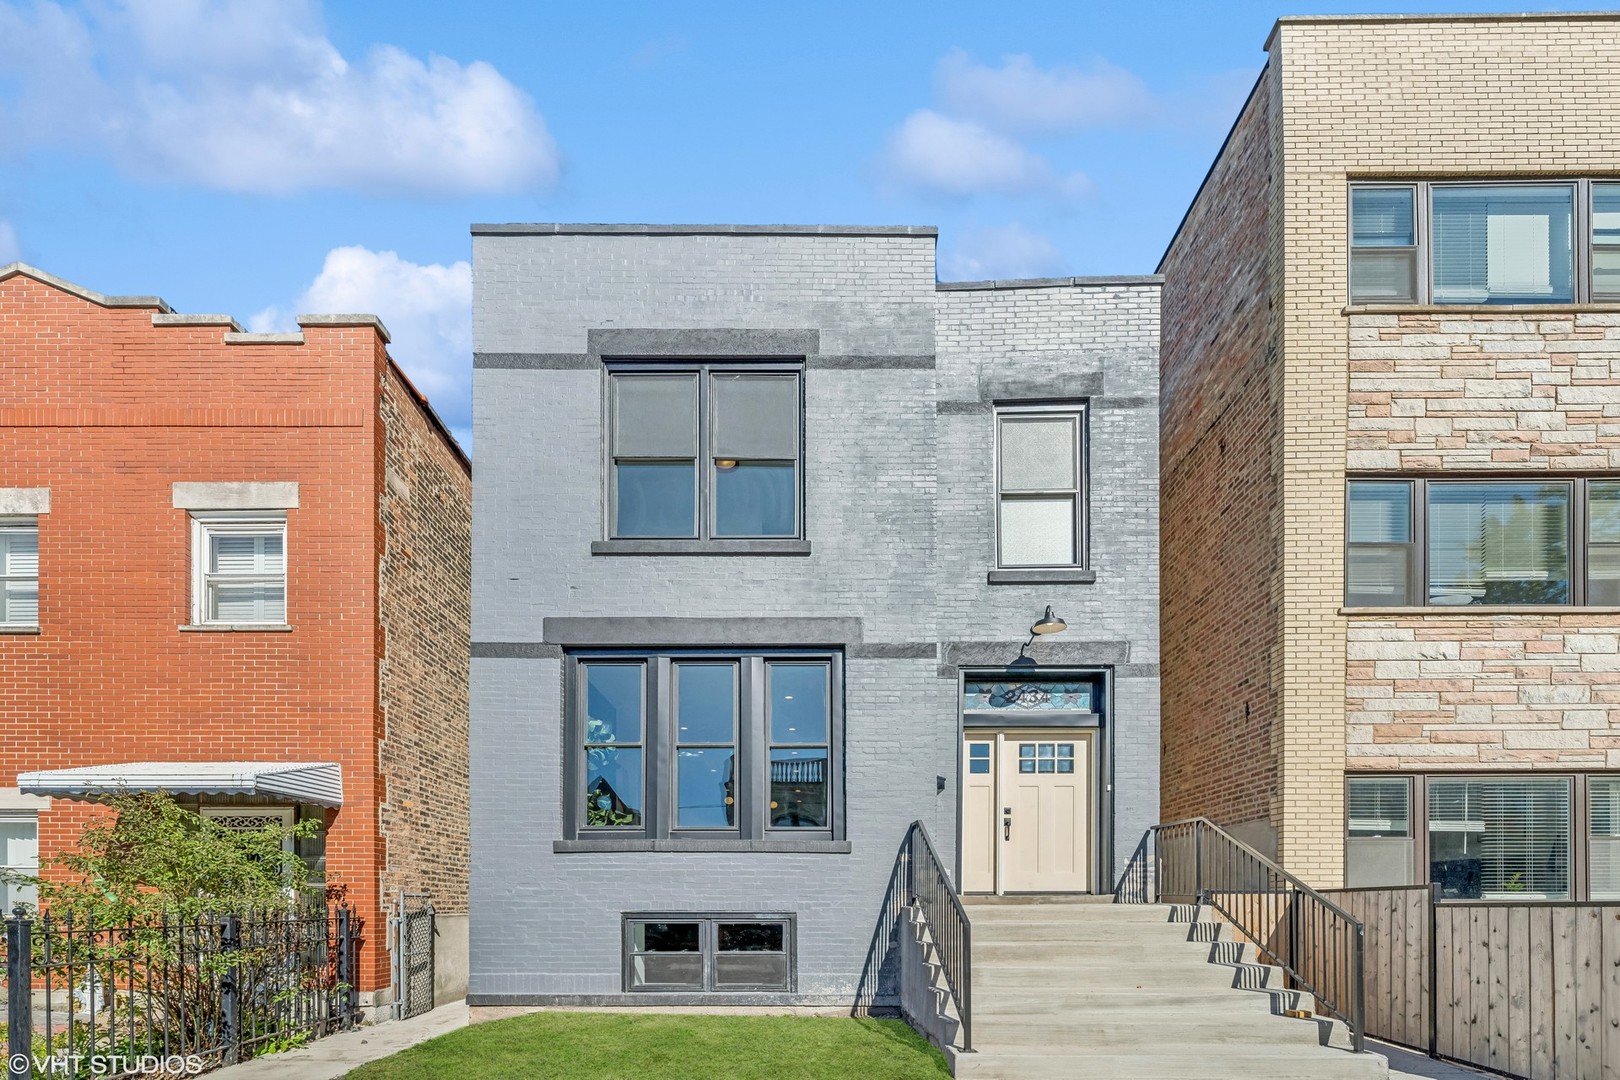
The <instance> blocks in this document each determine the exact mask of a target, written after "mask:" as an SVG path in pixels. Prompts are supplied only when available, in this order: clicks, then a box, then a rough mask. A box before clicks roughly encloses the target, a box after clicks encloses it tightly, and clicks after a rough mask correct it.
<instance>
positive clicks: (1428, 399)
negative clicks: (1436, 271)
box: [1345, 311, 1620, 471]
mask: <svg viewBox="0 0 1620 1080" xmlns="http://www.w3.org/2000/svg"><path fill="white" fill-rule="evenodd" d="M1345 460H1346V465H1347V466H1348V467H1349V468H1351V469H1405V470H1429V469H1447V470H1457V469H1512V470H1515V471H1518V470H1524V471H1533V470H1538V469H1558V470H1581V469H1588V470H1591V469H1596V470H1608V469H1612V468H1615V467H1616V466H1620V313H1615V312H1598V311H1579V312H1573V313H1571V312H1562V313H1552V312H1541V313H1536V312H1523V313H1508V314H1490V315H1487V314H1476V313H1457V314H1452V313H1450V312H1432V311H1431V312H1424V313H1420V314H1404V313H1403V314H1383V315H1371V314H1365V315H1364V314H1353V315H1351V316H1350V438H1349V445H1348V448H1347V454H1346V459H1345Z"/></svg>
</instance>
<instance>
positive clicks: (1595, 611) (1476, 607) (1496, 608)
mask: <svg viewBox="0 0 1620 1080" xmlns="http://www.w3.org/2000/svg"><path fill="white" fill-rule="evenodd" d="M1339 614H1340V615H1348V616H1352V617H1369V618H1380V617H1382V618H1388V617H1389V616H1391V615H1401V616H1408V615H1438V616H1446V617H1453V618H1455V617H1457V616H1467V615H1620V607H1597V606H1589V607H1583V606H1577V605H1575V604H1473V605H1470V604H1463V605H1460V606H1458V607H1447V606H1445V605H1443V604H1432V605H1429V606H1427V607H1341V608H1340V609H1339Z"/></svg>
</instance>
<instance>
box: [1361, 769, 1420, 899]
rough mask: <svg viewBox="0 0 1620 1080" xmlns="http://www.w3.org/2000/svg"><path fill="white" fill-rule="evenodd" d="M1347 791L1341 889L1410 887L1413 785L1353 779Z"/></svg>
mask: <svg viewBox="0 0 1620 1080" xmlns="http://www.w3.org/2000/svg"><path fill="white" fill-rule="evenodd" d="M1345 786H1346V791H1345V809H1346V814H1345V818H1346V820H1345V833H1346V841H1345V885H1346V886H1347V887H1349V888H1369V887H1373V886H1378V885H1410V884H1411V883H1412V869H1413V867H1412V863H1413V859H1412V854H1413V842H1412V781H1411V778H1409V777H1405V776H1354V777H1351V778H1350V779H1349V780H1348V781H1347V783H1346V785H1345Z"/></svg>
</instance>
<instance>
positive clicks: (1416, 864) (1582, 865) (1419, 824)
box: [1341, 769, 1620, 904]
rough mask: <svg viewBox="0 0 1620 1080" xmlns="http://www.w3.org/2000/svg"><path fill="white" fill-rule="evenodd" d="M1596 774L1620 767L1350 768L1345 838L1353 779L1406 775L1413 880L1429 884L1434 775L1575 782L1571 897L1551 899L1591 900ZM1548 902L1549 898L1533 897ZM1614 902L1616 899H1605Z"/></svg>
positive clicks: (1572, 793) (1507, 900)
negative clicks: (1496, 768)
mask: <svg viewBox="0 0 1620 1080" xmlns="http://www.w3.org/2000/svg"><path fill="white" fill-rule="evenodd" d="M1594 777H1605V778H1607V777H1620V771H1616V770H1612V769H1582V770H1571V769H1535V770H1531V771H1524V770H1520V771H1516V772H1515V771H1507V772H1504V771H1501V770H1499V769H1498V770H1492V771H1486V770H1481V771H1478V772H1468V771H1450V772H1447V771H1439V772H1400V771H1393V770H1367V771H1359V770H1356V771H1347V772H1346V773H1345V776H1344V785H1343V788H1342V789H1341V790H1342V792H1343V796H1344V815H1343V817H1344V821H1343V828H1342V833H1341V835H1343V837H1344V838H1345V840H1346V841H1347V842H1348V840H1349V839H1350V782H1351V781H1352V780H1363V779H1404V780H1407V781H1409V782H1410V791H1411V800H1412V801H1411V806H1410V811H1411V820H1410V823H1409V828H1410V831H1411V837H1412V841H1413V845H1412V851H1413V865H1412V867H1411V876H1412V884H1413V885H1426V884H1428V879H1429V876H1430V872H1431V871H1430V864H1429V858H1430V845H1429V783H1430V782H1431V781H1434V780H1448V781H1482V780H1483V781H1490V780H1504V781H1522V780H1526V779H1532V778H1534V779H1561V780H1565V781H1567V782H1568V784H1569V799H1570V801H1569V899H1567V900H1549V901H1544V902H1546V903H1556V904H1569V903H1589V902H1592V901H1591V880H1590V876H1589V870H1590V867H1591V860H1592V825H1591V808H1592V795H1591V781H1592V779H1593V778H1594ZM1348 851H1349V845H1348V843H1346V862H1345V869H1346V870H1348V869H1349V863H1348ZM1515 902H1519V903H1523V902H1525V901H1514V900H1512V899H1511V898H1506V897H1493V898H1491V899H1488V900H1487V899H1467V900H1442V901H1441V903H1463V904H1479V903H1503V904H1509V903H1515ZM1531 902H1543V901H1531ZM1604 902H1606V903H1612V901H1604Z"/></svg>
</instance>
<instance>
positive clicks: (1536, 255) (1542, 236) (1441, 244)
mask: <svg viewBox="0 0 1620 1080" xmlns="http://www.w3.org/2000/svg"><path fill="white" fill-rule="evenodd" d="M1431 199H1432V201H1431V221H1432V224H1431V233H1432V241H1431V243H1432V247H1433V252H1432V260H1433V275H1434V284H1433V289H1434V302H1435V303H1437V304H1547V303H1570V302H1572V301H1573V300H1574V299H1575V289H1574V258H1573V249H1572V244H1571V233H1570V229H1571V223H1572V221H1573V219H1574V205H1575V190H1574V188H1573V187H1572V186H1570V185H1568V184H1527V185H1505V184H1480V185H1467V186H1463V185H1457V186H1451V185H1447V186H1436V187H1435V188H1434V189H1433V193H1432V197H1431Z"/></svg>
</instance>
